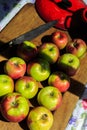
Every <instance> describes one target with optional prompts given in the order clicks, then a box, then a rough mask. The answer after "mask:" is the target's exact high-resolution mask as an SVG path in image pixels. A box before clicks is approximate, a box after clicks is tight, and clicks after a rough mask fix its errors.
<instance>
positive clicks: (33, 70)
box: [27, 59, 51, 81]
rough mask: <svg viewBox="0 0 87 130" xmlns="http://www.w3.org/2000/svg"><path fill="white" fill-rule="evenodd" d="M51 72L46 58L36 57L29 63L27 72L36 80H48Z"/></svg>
mask: <svg viewBox="0 0 87 130" xmlns="http://www.w3.org/2000/svg"><path fill="white" fill-rule="evenodd" d="M50 73H51V70H50V64H49V63H48V62H47V61H46V60H44V59H36V60H34V61H31V62H29V63H28V65H27V74H28V75H31V76H32V77H33V78H34V79H35V80H36V81H44V80H46V79H47V78H48V77H49V75H50Z"/></svg>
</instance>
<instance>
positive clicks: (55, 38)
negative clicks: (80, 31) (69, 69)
mask: <svg viewBox="0 0 87 130" xmlns="http://www.w3.org/2000/svg"><path fill="white" fill-rule="evenodd" d="M68 41H69V38H68V35H67V34H66V33H65V32H62V31H55V32H53V33H52V42H53V43H55V44H56V45H57V47H58V48H59V49H60V50H61V49H64V48H65V47H66V45H67V43H68Z"/></svg>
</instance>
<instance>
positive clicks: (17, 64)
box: [4, 57, 26, 79]
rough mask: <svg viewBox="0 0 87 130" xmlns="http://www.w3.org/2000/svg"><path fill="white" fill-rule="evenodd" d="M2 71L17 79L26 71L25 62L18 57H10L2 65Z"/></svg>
mask: <svg viewBox="0 0 87 130" xmlns="http://www.w3.org/2000/svg"><path fill="white" fill-rule="evenodd" d="M4 72H5V73H6V74H7V75H9V76H10V77H12V78H13V79H18V78H20V77H22V76H24V74H25V72H26V62H25V61H24V60H23V59H22V58H20V57H11V58H10V59H8V60H7V61H6V63H5V65H4Z"/></svg>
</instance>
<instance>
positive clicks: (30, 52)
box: [17, 41, 37, 62]
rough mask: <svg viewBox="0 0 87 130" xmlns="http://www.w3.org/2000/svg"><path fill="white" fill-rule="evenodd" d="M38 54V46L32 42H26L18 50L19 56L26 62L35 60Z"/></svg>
mask: <svg viewBox="0 0 87 130" xmlns="http://www.w3.org/2000/svg"><path fill="white" fill-rule="evenodd" d="M36 54H37V46H36V45H35V44H34V43H33V42H30V41H24V42H23V43H21V44H20V45H18V48H17V55H18V56H19V57H21V58H22V59H24V60H25V61H26V62H28V61H29V60H31V59H32V58H34V57H35V56H36Z"/></svg>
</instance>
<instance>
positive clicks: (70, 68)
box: [57, 53, 80, 76]
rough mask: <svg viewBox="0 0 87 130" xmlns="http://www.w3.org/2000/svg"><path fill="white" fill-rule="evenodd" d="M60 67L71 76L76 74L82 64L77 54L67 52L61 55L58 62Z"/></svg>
mask: <svg viewBox="0 0 87 130" xmlns="http://www.w3.org/2000/svg"><path fill="white" fill-rule="evenodd" d="M57 65H58V68H59V69H60V70H61V71H63V72H64V73H66V74H68V75H69V76H73V75H75V74H76V72H77V70H78V69H79V66H80V60H79V58H78V57H77V56H75V55H74V54H70V53H65V54H62V55H61V56H60V58H59V59H58V62H57Z"/></svg>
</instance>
